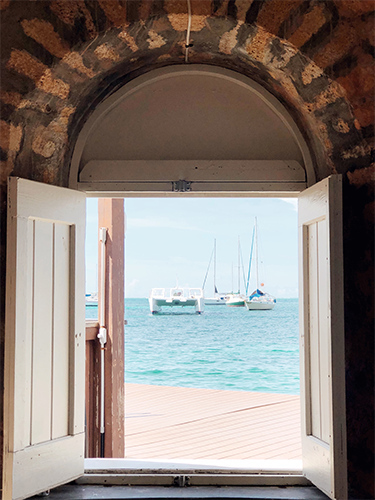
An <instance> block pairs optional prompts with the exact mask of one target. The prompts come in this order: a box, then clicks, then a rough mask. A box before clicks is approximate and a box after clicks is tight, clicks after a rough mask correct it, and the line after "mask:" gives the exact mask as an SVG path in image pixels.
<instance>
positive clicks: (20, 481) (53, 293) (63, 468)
mask: <svg viewBox="0 0 375 500" xmlns="http://www.w3.org/2000/svg"><path fill="white" fill-rule="evenodd" d="M84 243H85V195H84V194H82V193H79V192H76V191H73V190H70V189H63V188H58V187H55V186H49V185H46V184H41V183H37V182H32V181H28V180H25V179H18V178H15V177H14V178H10V179H9V192H8V238H7V285H6V286H7V290H6V293H7V295H6V302H7V306H6V326H5V329H6V332H5V396H4V407H5V415H4V469H3V498H5V499H7V500H8V499H21V498H27V497H29V496H31V495H33V494H35V493H39V492H42V491H45V490H48V489H49V488H51V487H54V486H57V485H60V484H63V483H65V482H67V481H69V480H72V479H74V478H76V477H79V476H80V475H82V474H83V467H84V466H83V462H84V386H85V379H84V377H85V313H84V310H85V304H84V300H85V299H84V298H85V293H84V272H85V270H84Z"/></svg>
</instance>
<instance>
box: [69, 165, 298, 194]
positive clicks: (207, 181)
mask: <svg viewBox="0 0 375 500" xmlns="http://www.w3.org/2000/svg"><path fill="white" fill-rule="evenodd" d="M181 179H182V180H186V181H188V182H190V183H191V192H192V193H197V192H198V193H199V192H208V193H212V192H213V193H220V192H222V191H227V192H231V191H232V192H234V193H236V192H240V193H241V192H244V191H251V190H254V191H256V192H270V193H282V192H288V191H289V192H290V191H291V192H293V193H299V192H300V191H301V190H302V189H304V188H305V187H306V172H305V170H304V169H303V167H302V166H301V165H300V163H299V162H298V161H296V160H288V161H284V160H212V161H208V160H166V161H160V160H128V161H125V160H123V161H121V160H92V161H89V162H88V163H87V164H86V165H85V166H84V168H83V169H82V172H81V173H80V178H79V180H80V189H82V190H85V191H95V192H105V191H106V190H107V191H109V192H113V191H121V190H123V191H127V192H128V191H133V192H140V193H145V192H159V193H160V192H172V182H173V181H178V180H181ZM178 194H179V195H181V194H180V193H178ZM127 195H128V193H127Z"/></svg>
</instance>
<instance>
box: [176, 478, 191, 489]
mask: <svg viewBox="0 0 375 500" xmlns="http://www.w3.org/2000/svg"><path fill="white" fill-rule="evenodd" d="M173 486H176V487H177V488H185V487H186V486H190V477H189V476H175V477H174V478H173Z"/></svg>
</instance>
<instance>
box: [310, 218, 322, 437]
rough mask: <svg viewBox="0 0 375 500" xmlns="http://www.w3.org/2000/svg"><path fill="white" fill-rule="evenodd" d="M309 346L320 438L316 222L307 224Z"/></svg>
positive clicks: (316, 429) (315, 423)
mask: <svg viewBox="0 0 375 500" xmlns="http://www.w3.org/2000/svg"><path fill="white" fill-rule="evenodd" d="M308 232H309V335H308V337H309V347H310V349H309V350H310V373H311V374H314V376H310V377H309V378H310V396H311V430H310V431H311V433H312V435H313V436H315V437H317V438H320V434H321V425H320V368H319V366H320V359H319V351H320V350H319V297H318V234H317V224H316V223H313V224H311V225H310V226H309V231H308Z"/></svg>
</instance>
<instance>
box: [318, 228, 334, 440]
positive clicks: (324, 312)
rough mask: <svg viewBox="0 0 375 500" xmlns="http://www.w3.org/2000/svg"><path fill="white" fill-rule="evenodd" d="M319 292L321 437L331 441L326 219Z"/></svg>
mask: <svg viewBox="0 0 375 500" xmlns="http://www.w3.org/2000/svg"><path fill="white" fill-rule="evenodd" d="M317 225H318V255H319V262H318V273H319V274H318V287H319V288H318V294H319V359H320V421H321V436H320V437H321V439H322V440H323V441H325V442H326V443H327V444H328V443H329V442H330V439H329V434H330V399H329V386H330V379H329V377H330V375H329V374H330V370H329V366H330V361H331V358H330V350H329V346H330V328H329V303H328V302H329V293H328V291H329V269H328V240H327V236H328V234H327V221H326V219H324V220H321V221H319V222H318V224H317Z"/></svg>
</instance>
